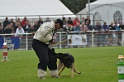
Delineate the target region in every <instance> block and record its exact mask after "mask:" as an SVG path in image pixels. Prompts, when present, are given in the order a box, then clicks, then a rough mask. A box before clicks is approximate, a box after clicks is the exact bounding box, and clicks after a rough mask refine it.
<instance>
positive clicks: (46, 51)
mask: <svg viewBox="0 0 124 82" xmlns="http://www.w3.org/2000/svg"><path fill="white" fill-rule="evenodd" d="M62 27H63V22H62V20H61V19H57V20H56V21H54V22H53V21H51V22H44V23H43V24H42V25H41V26H40V27H39V29H38V30H37V31H36V32H35V35H34V37H33V41H32V48H33V50H34V51H35V53H36V55H37V57H38V58H39V63H38V77H39V78H40V79H44V78H45V76H46V71H47V66H48V68H49V70H50V75H51V77H55V78H57V77H58V70H57V64H56V62H57V59H56V56H55V52H54V51H53V50H52V49H50V48H49V44H50V43H52V42H53V41H52V40H53V35H54V33H55V31H57V29H60V28H62Z"/></svg>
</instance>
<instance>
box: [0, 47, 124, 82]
mask: <svg viewBox="0 0 124 82" xmlns="http://www.w3.org/2000/svg"><path fill="white" fill-rule="evenodd" d="M56 52H69V53H71V54H72V55H73V56H74V57H75V66H76V69H77V70H79V71H81V72H82V74H81V75H78V74H75V76H74V78H70V75H71V70H70V69H67V68H66V69H65V70H64V71H63V72H62V74H61V78H51V77H50V75H49V70H47V77H46V78H47V79H45V80H41V79H39V78H38V76H37V63H38V58H37V56H36V55H35V53H34V51H33V50H29V51H26V50H23V51H9V52H8V54H9V55H8V59H9V60H10V61H7V62H2V61H1V62H0V82H41V81H43V82H117V81H118V73H117V65H116V64H117V62H118V58H117V57H118V55H119V54H123V55H124V47H97V48H71V49H56ZM0 54H1V55H0V59H1V60H2V52H0Z"/></svg>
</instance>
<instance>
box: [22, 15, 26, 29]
mask: <svg viewBox="0 0 124 82" xmlns="http://www.w3.org/2000/svg"><path fill="white" fill-rule="evenodd" d="M26 21H27V18H26V17H24V19H23V20H22V22H21V25H22V27H24V26H25V25H26Z"/></svg>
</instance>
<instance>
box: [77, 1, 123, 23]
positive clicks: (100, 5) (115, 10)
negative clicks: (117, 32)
mask: <svg viewBox="0 0 124 82" xmlns="http://www.w3.org/2000/svg"><path fill="white" fill-rule="evenodd" d="M123 4H124V0H97V1H95V2H93V3H90V13H91V15H93V16H94V20H101V21H102V22H107V24H110V23H111V22H116V21H117V22H124V5H123ZM88 9H89V4H86V12H85V13H87V12H89V10H88ZM83 13H84V12H83V11H80V12H79V13H78V14H83ZM91 19H93V18H91Z"/></svg>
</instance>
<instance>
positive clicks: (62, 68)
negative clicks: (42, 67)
mask: <svg viewBox="0 0 124 82" xmlns="http://www.w3.org/2000/svg"><path fill="white" fill-rule="evenodd" d="M64 69H65V66H64V64H63V63H62V67H61V69H60V71H59V74H58V75H59V76H60V74H61V72H62V71H63V70H64Z"/></svg>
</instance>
